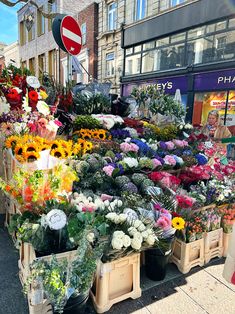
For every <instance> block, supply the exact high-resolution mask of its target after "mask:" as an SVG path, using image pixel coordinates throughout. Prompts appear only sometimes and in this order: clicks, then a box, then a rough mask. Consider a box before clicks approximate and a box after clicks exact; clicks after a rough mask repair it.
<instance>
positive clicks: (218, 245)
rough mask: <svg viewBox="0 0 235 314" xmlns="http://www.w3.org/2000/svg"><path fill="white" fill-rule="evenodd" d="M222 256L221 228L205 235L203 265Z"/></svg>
mask: <svg viewBox="0 0 235 314" xmlns="http://www.w3.org/2000/svg"><path fill="white" fill-rule="evenodd" d="M222 256H223V228H220V229H217V230H214V231H210V232H207V233H206V234H205V263H208V262H209V261H210V260H211V259H212V258H214V257H222Z"/></svg>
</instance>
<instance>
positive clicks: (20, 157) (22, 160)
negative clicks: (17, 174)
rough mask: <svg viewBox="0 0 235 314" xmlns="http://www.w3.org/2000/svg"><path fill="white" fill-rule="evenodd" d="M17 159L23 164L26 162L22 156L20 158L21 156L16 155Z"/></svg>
mask: <svg viewBox="0 0 235 314" xmlns="http://www.w3.org/2000/svg"><path fill="white" fill-rule="evenodd" d="M15 158H16V160H18V161H19V162H20V163H22V164H23V163H24V162H25V159H24V157H22V156H20V155H16V156H15Z"/></svg>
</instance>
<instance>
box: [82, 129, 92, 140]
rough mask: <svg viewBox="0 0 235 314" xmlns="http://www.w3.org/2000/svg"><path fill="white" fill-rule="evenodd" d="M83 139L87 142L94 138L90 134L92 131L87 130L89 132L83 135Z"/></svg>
mask: <svg viewBox="0 0 235 314" xmlns="http://www.w3.org/2000/svg"><path fill="white" fill-rule="evenodd" d="M81 137H82V138H83V139H84V140H86V139H88V138H92V134H91V132H90V130H87V132H85V133H84V134H81Z"/></svg>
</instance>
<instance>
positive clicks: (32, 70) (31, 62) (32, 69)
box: [29, 58, 35, 75]
mask: <svg viewBox="0 0 235 314" xmlns="http://www.w3.org/2000/svg"><path fill="white" fill-rule="evenodd" d="M29 71H30V73H31V74H34V75H35V58H31V59H29Z"/></svg>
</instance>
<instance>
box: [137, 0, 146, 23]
mask: <svg viewBox="0 0 235 314" xmlns="http://www.w3.org/2000/svg"><path fill="white" fill-rule="evenodd" d="M146 7H147V0H136V2H135V20H136V21H138V20H141V19H143V18H144V17H145V16H146Z"/></svg>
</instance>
